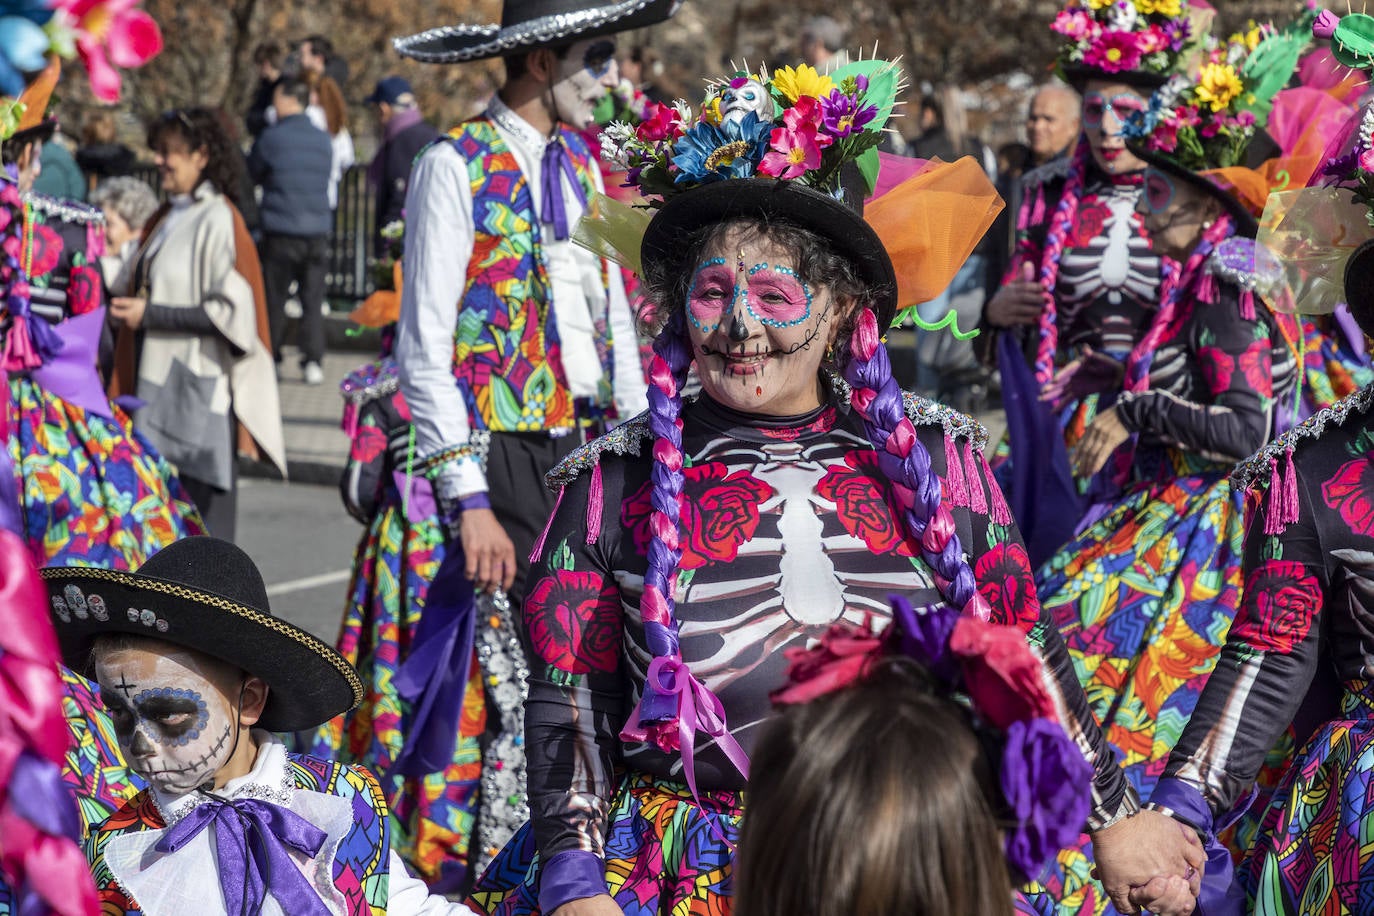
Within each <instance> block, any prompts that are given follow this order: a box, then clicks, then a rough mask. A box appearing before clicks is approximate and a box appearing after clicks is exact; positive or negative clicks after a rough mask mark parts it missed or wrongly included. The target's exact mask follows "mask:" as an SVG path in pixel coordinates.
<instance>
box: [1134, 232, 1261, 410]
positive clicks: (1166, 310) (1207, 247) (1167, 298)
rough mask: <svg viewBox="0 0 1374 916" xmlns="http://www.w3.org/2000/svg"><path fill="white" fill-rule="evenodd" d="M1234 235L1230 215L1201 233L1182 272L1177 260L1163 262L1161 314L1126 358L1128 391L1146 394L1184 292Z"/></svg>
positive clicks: (1156, 314) (1160, 289) (1157, 313)
mask: <svg viewBox="0 0 1374 916" xmlns="http://www.w3.org/2000/svg"><path fill="white" fill-rule="evenodd" d="M1234 233H1235V225H1234V221H1233V220H1232V219H1231V217H1230V216H1228V215H1222V216H1221V217H1218V218H1217V220H1216V221H1215V222H1214V223H1212V225H1211V228H1209V229H1207V231H1205V232H1204V233H1203V234H1202V239H1201V240H1200V241H1199V242H1198V244H1197V247H1196V248H1194V249H1193V253H1192V255H1190V256H1189V258H1188V263H1187V264H1186V265H1185V266H1184V267H1183V269H1182V270H1181V271H1180V270H1179V268H1178V263H1177V262H1176V261H1174V260H1173V259H1171V258H1164V259H1163V261H1162V265H1163V277H1162V278H1161V279H1160V282H1159V292H1160V299H1159V311H1158V312H1156V313H1155V317H1154V320H1153V321H1151V322H1150V328H1149V330H1147V331H1146V332H1145V335H1144V336H1143V337H1141V338H1140V342H1139V343H1137V344H1136V345H1135V347H1134V349H1132V350H1131V353H1130V355H1129V356H1128V357H1126V390H1127V391H1144V390H1145V389H1146V387H1148V385H1149V383H1150V363H1151V361H1152V360H1153V359H1154V354H1155V351H1156V350H1158V349H1159V345H1160V344H1161V343H1163V341H1164V337H1165V335H1166V334H1167V333H1168V332H1169V331H1170V330H1171V329H1172V328H1173V325H1174V322H1175V319H1176V317H1177V316H1178V307H1179V302H1181V301H1182V299H1183V293H1184V292H1185V291H1188V290H1190V289H1191V288H1192V287H1193V286H1194V285H1195V282H1196V281H1197V280H1198V279H1199V278H1200V273H1201V270H1202V265H1203V263H1204V262H1205V261H1206V260H1207V257H1208V256H1209V255H1210V254H1211V253H1212V249H1214V248H1215V247H1216V246H1217V245H1218V244H1220V243H1221V242H1222V241H1224V240H1225V239H1227V238H1229V237H1230V236H1231V235H1233V234H1234Z"/></svg>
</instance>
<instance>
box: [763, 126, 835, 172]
mask: <svg viewBox="0 0 1374 916" xmlns="http://www.w3.org/2000/svg"><path fill="white" fill-rule="evenodd" d="M769 147H770V149H769V151H768V152H767V153H765V154H764V156H763V161H762V162H760V163H759V171H760V172H762V173H763V174H764V175H770V176H772V177H774V178H782V179H785V180H791V179H793V178H796V177H798V176H800V175H804V174H806V173H807V172H809V171H811V170H812V169H814V168H817V167H818V166H819V165H820V164H821V148H820V146H819V145H818V144H817V143H816V129H815V128H814V127H811V126H810V125H802V126H801V127H800V128H798V129H796V130H793V129H792V128H790V127H775V128H774V129H773V135H772V137H771V138H769Z"/></svg>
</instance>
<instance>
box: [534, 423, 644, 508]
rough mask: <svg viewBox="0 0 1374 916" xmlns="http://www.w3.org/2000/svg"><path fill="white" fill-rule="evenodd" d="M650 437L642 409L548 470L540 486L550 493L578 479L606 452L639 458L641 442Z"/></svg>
mask: <svg viewBox="0 0 1374 916" xmlns="http://www.w3.org/2000/svg"><path fill="white" fill-rule="evenodd" d="M653 437H654V434H653V432H652V431H651V430H650V429H649V412H648V411H647V410H646V411H644V412H643V413H641V414H639V415H638V416H636V417H634V418H633V419H630V420H627V421H626V422H624V423H621V424H620V425H619V426H617V427H616V428H615V429H613V430H611V431H610V432H608V433H607V434H606V435H604V436H599V437H597V438H595V439H593V440H592V441H591V442H588V443H587V444H586V445H584V446H582V447H581V448H579V449H577V450H576V451H574V452H573V453H572V454H571V455H569V456H568V457H566V458H564V459H563V460H562V461H560V462H558V464H556V465H554V468H553V470H552V471H549V473H548V474H546V475H544V484H545V486H547V487H548V488H549V489H550V490H558V489H562V488H563V487H566V486H567V485H568V484H570V483H572V482H573V481H574V480H576V479H577V478H578V477H580V476H582V472H583V471H586V470H587V469H589V468H590V467H591V466H592V465H594V464H600V463H601V456H602V455H604V454H606V453H608V452H609V453H610V454H612V455H622V456H623V455H635V456H639V455H640V454H642V452H641V449H642V448H643V445H644V443H645V442H647V441H649V440H651V439H653Z"/></svg>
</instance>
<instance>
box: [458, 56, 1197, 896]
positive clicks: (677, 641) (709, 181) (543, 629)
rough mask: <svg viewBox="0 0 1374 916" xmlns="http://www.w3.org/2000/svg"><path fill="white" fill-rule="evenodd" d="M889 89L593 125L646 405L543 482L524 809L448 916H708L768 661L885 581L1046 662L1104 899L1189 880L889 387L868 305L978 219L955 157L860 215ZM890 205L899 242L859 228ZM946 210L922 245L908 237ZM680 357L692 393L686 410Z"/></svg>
mask: <svg viewBox="0 0 1374 916" xmlns="http://www.w3.org/2000/svg"><path fill="white" fill-rule="evenodd" d="M899 88H900V80H899V78H898V74H897V71H896V68H895V67H894V66H892V65H891V64H888V63H886V62H883V61H861V62H856V63H853V64H849V65H847V66H845V67H842V68H840V69H839V70H837V71H836V72H834V73H831V74H828V75H821V74H818V73H816V72H815V71H814V70H812V69H810V68H809V67H802V68H800V69H799V70H792V69H791V68H783V69H782V70H779V71H776V72H774V73H772V74H771V75H770V74H766V73H759V74H751V73H739V74H736V75H735V76H734V78H732V79H730V80H729V81H728V82H721V83H719V84H716V85H715V86H714V87H713V89H712V90H711V91H710V93H709V95H708V98H707V100H706V103H705V104H704V106H703V107H702V110H701V112H700V113H699V114H694V113H693V112H692V111H691V110H690V109H689V108H688V106H687V105H686V103H679V104H678V105H677V106H675V107H674V108H671V109H665V110H663V111H660V112H658V114H657V116H656V117H655V118H652V119H650V122H646V124H651V125H652V126H649V127H647V128H646V127H645V126H643V125H641V128H640V129H639V130H638V131H635V130H632V129H630V128H628V127H613V128H612V129H610V130H608V131H607V133H606V135H605V136H604V137H603V146H605V147H606V148H607V149H609V150H610V151H611V153H612V154H613V155H618V156H620V157H621V158H622V162H623V164H624V165H625V166H627V167H629V168H631V169H633V171H632V174H635V175H637V176H638V183H639V187H640V190H641V191H643V192H644V193H645V194H646V195H652V196H656V197H659V198H661V202H660V204H659V206H658V209H657V210H656V212H655V213H654V215H653V217H652V219H651V220H650V221H649V222H648V225H647V227H644V228H643V231H642V234H637V233H634V232H631V233H628V235H627V236H625V237H621V238H619V240H618V246H616V247H618V249H619V250H620V251H621V253H622V254H625V255H627V256H628V257H627V260H629V261H631V262H632V263H634V264H635V266H636V267H637V269H638V271H639V272H640V273H641V275H642V276H643V277H644V279H645V288H646V297H647V299H648V300H649V301H650V302H651V303H652V307H651V309H650V311H649V312H648V313H646V314H644V315H643V316H642V319H643V321H644V323H645V324H646V325H648V326H649V328H650V329H651V330H652V331H653V333H654V340H655V342H654V351H655V358H654V362H653V364H652V368H651V373H650V375H651V387H650V395H649V402H650V409H649V411H648V413H647V414H645V415H643V416H641V417H639V418H637V419H635V420H632V421H630V422H629V423H627V424H624V425H622V426H620V427H618V428H617V429H616V430H615V431H614V432H612V433H611V434H609V435H608V436H605V437H602V438H601V439H598V440H596V441H594V442H593V443H590V444H589V445H588V446H586V447H584V448H583V449H581V450H579V451H577V452H575V453H574V454H573V455H572V456H570V457H569V458H568V459H567V460H566V461H564V462H563V463H562V464H561V465H560V466H559V467H558V468H556V469H555V470H554V472H553V473H552V474H551V475H550V477H549V480H550V482H551V483H552V484H554V485H556V486H557V487H558V488H559V491H560V496H559V502H558V506H557V508H556V509H555V511H554V514H553V517H552V519H551V520H550V522H549V525H548V528H547V530H546V531H545V533H544V536H543V537H542V538H541V540H540V542H539V543H538V545H536V547H535V550H534V554H533V556H532V563H533V565H532V569H531V585H530V587H529V590H528V592H527V594H526V600H525V608H524V629H525V640H526V644H527V645H528V646H529V647H530V679H529V684H530V688H529V699H528V701H527V704H526V716H525V723H526V733H525V736H524V737H525V743H526V748H527V760H528V778H529V798H530V809H531V817H532V819H531V823H530V824H529V825H528V826H527V827H526V828H525V829H524V830H522V831H521V833H519V834H518V835H517V836H516V837H515V838H514V839H513V840H512V841H511V843H510V844H509V845H508V846H507V847H506V849H505V850H503V851H502V853H501V854H500V855H498V856H497V858H496V859H495V861H494V862H493V863H492V865H491V867H490V868H489V869H488V870H487V872H486V874H485V875H484V876H483V878H482V879H480V880H479V882H478V887H477V889H476V891H475V892H474V894H473V896H472V898H471V903H472V904H473V905H474V906H475V907H477V908H479V909H481V910H483V911H485V912H489V913H533V912H545V913H555V912H556V913H559V914H561V916H576V914H593V913H605V914H611V913H622V912H623V913H635V914H638V913H644V914H649V913H666V912H686V911H688V910H689V909H690V911H691V912H694V913H728V912H729V911H730V906H731V897H730V895H731V872H732V863H733V850H734V845H735V840H736V837H737V836H738V829H739V824H740V818H741V814H742V796H741V794H740V793H741V790H742V789H743V788H744V786H745V781H746V778H747V775H748V773H749V769H750V767H749V754H750V752H751V750H752V747H753V744H754V741H755V740H756V736H757V733H758V730H759V727H760V725H761V724H762V723H763V721H764V720H765V718H766V717H767V716H768V713H769V700H768V696H769V693H770V692H771V691H773V690H775V689H777V688H778V687H780V686H781V685H782V684H783V682H784V678H785V674H786V670H785V669H786V662H785V653H786V652H787V651H788V650H789V649H802V648H804V647H805V646H806V645H807V644H808V642H810V641H811V640H813V639H816V638H819V637H820V636H821V635H822V634H823V633H825V632H826V630H827V628H828V627H830V626H831V625H832V624H834V623H836V622H838V621H849V622H851V623H862V622H864V621H866V620H872V621H874V622H875V626H883V625H885V624H886V622H887V620H888V619H890V614H891V611H890V605H889V601H888V595H889V594H890V593H892V592H894V591H895V592H901V593H903V594H906V595H908V596H909V597H910V600H911V602H912V603H913V604H915V605H917V606H923V607H924V606H931V605H941V604H943V605H947V606H948V607H950V608H953V609H954V610H955V611H956V612H957V613H959V614H963V615H969V616H973V617H978V618H982V619H991V620H994V621H1000V622H1003V623H1007V624H1014V625H1015V626H1017V627H1018V628H1019V629H1020V630H1021V631H1022V632H1024V633H1025V634H1027V638H1028V639H1029V641H1030V642H1031V644H1032V645H1034V646H1036V647H1038V648H1040V649H1041V650H1042V651H1043V653H1044V654H1045V656H1046V657H1047V658H1048V659H1049V661H1050V665H1051V666H1052V667H1053V669H1054V670H1055V673H1056V679H1055V681H1054V683H1055V684H1056V685H1057V688H1056V693H1057V695H1058V698H1057V700H1056V703H1057V705H1056V708H1057V709H1061V710H1065V711H1066V713H1065V718H1066V721H1065V723H1064V724H1065V726H1066V727H1067V728H1068V729H1069V730H1070V732H1071V733H1072V734H1073V735H1074V736H1075V739H1076V740H1077V741H1078V742H1079V747H1080V748H1082V749H1083V752H1084V753H1086V754H1088V755H1089V762H1090V763H1091V764H1093V768H1094V770H1095V774H1094V777H1093V780H1092V782H1093V791H1092V795H1093V798H1092V802H1091V809H1092V810H1091V813H1090V814H1089V817H1088V824H1087V826H1088V827H1089V829H1092V830H1093V831H1094V835H1095V836H1097V837H1099V839H1100V841H1101V842H1102V844H1103V848H1104V850H1108V854H1109V855H1110V854H1112V853H1115V854H1116V855H1120V856H1123V857H1128V858H1132V861H1131V862H1130V863H1129V864H1128V865H1127V867H1126V868H1124V869H1121V870H1120V871H1119V872H1118V874H1125V873H1126V872H1131V871H1133V872H1134V874H1133V875H1132V876H1131V878H1130V879H1129V880H1128V881H1126V882H1125V883H1123V884H1122V885H1120V886H1119V887H1118V888H1117V891H1118V893H1119V896H1120V898H1121V899H1122V901H1123V903H1124V902H1125V900H1126V897H1127V891H1128V887H1129V884H1130V883H1135V884H1140V885H1143V884H1145V883H1146V882H1147V881H1148V880H1149V879H1150V878H1151V877H1154V876H1155V875H1157V874H1168V875H1177V876H1184V875H1188V876H1190V877H1191V876H1192V874H1193V873H1192V872H1191V871H1190V868H1191V865H1190V862H1192V863H1193V864H1195V863H1196V862H1197V861H1198V857H1197V850H1196V847H1194V846H1192V845H1190V842H1189V834H1187V833H1186V832H1185V831H1182V830H1180V829H1178V828H1177V825H1174V824H1170V823H1169V822H1168V821H1167V820H1166V819H1165V818H1163V817H1160V816H1158V815H1149V814H1138V813H1137V810H1138V809H1137V806H1136V805H1135V803H1134V796H1133V794H1132V793H1131V792H1130V791H1128V790H1127V789H1126V787H1125V785H1124V784H1123V782H1122V779H1121V774H1120V772H1119V770H1118V768H1117V765H1116V762H1115V760H1114V759H1113V758H1112V756H1111V755H1110V753H1106V752H1105V749H1104V747H1103V745H1102V743H1101V739H1100V734H1099V732H1098V729H1097V727H1096V725H1095V723H1094V722H1093V721H1092V719H1091V717H1090V716H1089V715H1088V714H1087V711H1086V709H1085V706H1084V702H1083V697H1082V693H1081V690H1080V689H1079V687H1078V685H1077V681H1076V679H1075V676H1074V674H1073V672H1072V670H1071V668H1070V667H1069V666H1068V665H1067V663H1066V659H1065V656H1064V653H1063V649H1062V647H1061V644H1060V642H1059V639H1058V636H1057V634H1056V632H1055V630H1054V628H1053V626H1052V625H1050V624H1049V622H1048V620H1046V619H1044V618H1042V615H1041V613H1040V608H1039V604H1038V602H1037V601H1036V599H1035V596H1034V593H1033V591H1032V590H1031V587H1030V570H1029V565H1028V563H1027V560H1026V556H1025V551H1024V549H1023V547H1022V546H1021V543H1020V540H1019V537H1018V536H1017V534H1016V530H1015V527H1014V525H1013V523H1012V521H1011V518H1010V516H1009V514H1008V512H1007V508H1006V505H1005V503H1004V502H1003V501H1002V499H1001V494H1000V491H999V490H998V488H997V486H996V484H994V483H992V482H991V479H990V476H989V473H988V470H987V465H986V462H985V461H984V459H983V454H982V448H983V445H984V442H985V438H986V434H985V432H984V431H983V429H982V427H980V426H979V425H978V424H977V423H975V422H974V421H972V420H971V419H969V418H968V417H964V416H962V415H960V414H957V413H955V412H953V411H951V410H949V409H948V408H945V407H942V406H941V405H939V404H935V403H932V402H930V401H925V400H922V399H918V398H915V397H913V396H910V395H904V394H903V393H902V392H901V390H900V389H899V388H898V386H897V384H896V382H895V381H894V380H893V377H892V371H891V366H890V364H889V361H888V355H887V351H886V349H885V347H884V345H883V343H882V339H881V335H882V333H883V331H884V330H885V329H886V328H887V327H889V326H890V325H891V323H892V320H893V317H894V313H895V311H896V306H897V305H898V304H899V303H900V304H903V305H905V304H909V303H914V302H919V301H922V297H921V296H920V295H913V294H912V289H914V288H917V287H919V288H920V289H922V290H925V291H926V292H925V293H924V294H923V295H924V297H925V298H929V297H930V295H933V294H934V293H935V292H938V291H939V290H940V289H942V288H944V286H945V285H947V283H948V281H949V277H950V276H951V275H952V273H953V272H954V271H955V270H957V269H958V266H959V263H960V262H961V261H962V260H963V257H964V256H965V255H966V254H967V252H968V251H969V250H970V249H971V247H972V245H973V244H974V243H975V242H976V240H977V238H978V237H979V236H980V235H981V234H982V232H983V231H985V230H986V227H987V225H988V224H989V223H990V222H991V219H992V217H993V216H994V215H995V213H996V209H997V208H996V207H995V206H991V205H990V202H991V200H992V196H993V195H992V192H991V189H990V187H989V186H988V184H987V181H986V179H985V178H984V177H982V172H981V169H980V168H979V167H978V166H977V164H976V163H974V162H972V160H964V161H961V162H959V163H954V164H949V165H939V166H936V167H933V168H926V169H925V170H924V171H920V172H918V173H917V174H916V175H915V176H914V177H911V178H909V179H908V180H907V181H905V182H902V183H901V185H900V186H899V187H897V188H896V189H895V190H893V191H891V192H889V194H888V195H886V196H884V197H882V198H879V199H878V200H876V201H874V202H873V203H872V205H871V206H870V208H869V210H868V217H869V218H868V219H865V218H864V216H861V215H860V213H859V212H858V210H859V207H860V206H861V205H862V203H861V202H862V201H863V199H864V198H865V197H866V196H867V195H868V194H869V193H871V189H872V178H871V177H869V178H865V176H866V175H867V176H874V175H876V174H877V170H878V166H879V164H880V163H879V160H878V156H877V154H876V149H875V148H876V145H877V143H878V141H879V139H880V135H879V131H880V130H881V128H882V127H883V125H884V123H885V122H886V120H887V118H888V116H889V114H890V112H891V109H892V106H893V104H894V100H895V98H896V95H897V92H898V91H899ZM778 112H781V114H780V115H779V114H778ZM600 205H601V206H602V207H603V208H608V205H607V204H606V203H605V202H604V201H601V202H600ZM610 209H613V208H610ZM889 213H895V214H896V215H897V218H896V219H895V220H893V222H895V223H898V224H900V225H901V226H903V227H905V228H906V229H907V233H906V235H905V236H903V237H901V238H898V237H896V236H892V235H880V234H879V232H878V231H877V230H876V229H875V228H874V227H875V226H876V225H884V226H885V225H887V223H886V221H885V216H886V215H888V214H889ZM621 215H622V216H625V217H626V218H627V219H633V214H621ZM978 215H981V216H983V217H984V219H982V220H974V219H971V216H978ZM913 216H915V217H917V218H913ZM870 220H871V222H870ZM971 222H975V223H976V225H974V226H973V227H971V228H969V229H967V230H966V233H965V237H963V238H962V239H961V242H962V243H963V244H962V245H955V246H954V247H955V249H956V250H954V251H953V252H949V250H948V249H946V253H947V254H949V256H948V257H945V258H942V257H941V255H940V252H939V251H937V250H936V247H935V245H933V244H932V242H938V243H943V242H944V241H945V240H946V239H948V238H949V237H950V235H951V233H953V234H955V235H956V236H957V235H959V231H958V227H959V226H960V225H961V224H963V225H965V226H967V224H968V223H971ZM642 225H643V224H642V223H641V226H642ZM913 225H914V226H917V227H920V228H918V229H916V230H913V229H912V227H913ZM922 229H923V230H924V231H925V232H928V233H929V235H928V237H922V236H920V234H919V233H920V232H921V231H922ZM611 234H612V235H614V233H611ZM889 248H893V249H896V250H900V251H901V252H902V253H903V256H902V257H901V258H900V259H894V258H892V257H890V256H889ZM894 260H898V261H899V263H901V264H902V265H903V272H902V273H901V274H900V275H899V274H898V273H897V271H895V270H894ZM693 367H695V369H696V373H697V375H698V377H699V378H700V380H701V387H702V395H701V396H700V397H699V398H695V399H691V400H686V399H684V398H683V397H682V394H681V392H682V388H683V386H684V384H685V383H686V379H687V374H688V372H689V370H690V369H691V368H693ZM966 551H967V552H966ZM621 774H623V775H621ZM754 778H760V774H758V773H755V774H754ZM763 778H766V776H764V777H763ZM1059 778H1061V779H1063V778H1069V779H1072V778H1074V776H1073V775H1072V774H1070V773H1067V772H1066V773H1064V774H1060V776H1059ZM1050 781H1051V782H1053V781H1054V780H1050ZM1075 826H1078V825H1075ZM1137 832H1138V834H1139V836H1136V837H1135V839H1136V840H1139V839H1140V838H1141V837H1143V836H1145V835H1148V836H1151V837H1155V838H1157V839H1158V840H1160V841H1163V842H1164V843H1166V844H1167V845H1170V846H1172V847H1173V852H1171V853H1170V854H1168V855H1162V856H1159V857H1158V858H1157V859H1151V860H1149V861H1148V862H1147V861H1144V860H1135V859H1134V853H1135V852H1136V851H1137V850H1140V849H1146V848H1151V846H1150V842H1135V841H1134V840H1133V839H1130V838H1131V837H1132V836H1133V835H1134V834H1137ZM1151 842H1153V841H1151ZM1182 887H1183V888H1184V891H1183V892H1182V896H1184V897H1187V899H1186V901H1175V902H1174V908H1176V909H1177V911H1180V912H1186V910H1187V909H1190V908H1191V905H1192V899H1191V896H1189V895H1188V893H1187V884H1186V883H1182ZM1185 902H1186V907H1185V906H1184V903H1185ZM1166 909H1170V908H1169V907H1166ZM1171 911H1172V909H1171Z"/></svg>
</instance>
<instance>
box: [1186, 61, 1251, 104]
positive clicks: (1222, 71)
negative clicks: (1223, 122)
mask: <svg viewBox="0 0 1374 916" xmlns="http://www.w3.org/2000/svg"><path fill="white" fill-rule="evenodd" d="M1244 89H1245V86H1244V84H1243V83H1241V81H1240V76H1239V75H1238V74H1237V73H1236V68H1235V67H1233V66H1231V65H1230V64H1216V63H1213V64H1204V65H1203V67H1202V73H1201V74H1199V76H1198V84H1197V89H1196V90H1195V93H1196V95H1197V100H1198V101H1199V102H1202V103H1203V104H1205V105H1207V106H1208V107H1209V108H1211V109H1212V110H1213V111H1221V110H1222V109H1223V108H1225V107H1226V106H1227V105H1230V104H1231V100H1232V99H1234V98H1235V97H1236V96H1238V95H1240V94H1241V92H1242V90H1244Z"/></svg>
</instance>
